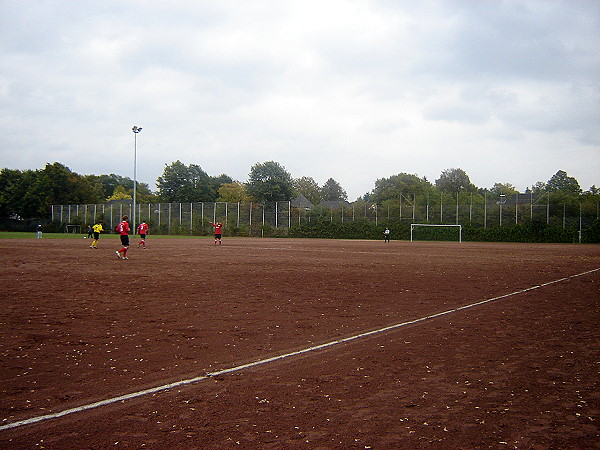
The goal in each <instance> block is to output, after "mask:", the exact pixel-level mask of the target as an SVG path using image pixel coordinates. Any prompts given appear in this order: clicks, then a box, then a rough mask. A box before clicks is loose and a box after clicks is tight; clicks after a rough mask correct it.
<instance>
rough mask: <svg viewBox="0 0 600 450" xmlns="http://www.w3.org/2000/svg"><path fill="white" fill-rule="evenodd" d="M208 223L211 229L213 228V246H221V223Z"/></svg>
mask: <svg viewBox="0 0 600 450" xmlns="http://www.w3.org/2000/svg"><path fill="white" fill-rule="evenodd" d="M208 223H210V224H211V225H212V226H213V227H215V245H217V244H219V245H221V230H222V229H223V224H222V223H221V222H217V223H212V222H208Z"/></svg>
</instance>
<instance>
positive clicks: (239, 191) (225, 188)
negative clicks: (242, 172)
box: [217, 181, 250, 203]
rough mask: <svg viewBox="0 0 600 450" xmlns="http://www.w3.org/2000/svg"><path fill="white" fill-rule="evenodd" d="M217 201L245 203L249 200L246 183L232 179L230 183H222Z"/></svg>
mask: <svg viewBox="0 0 600 450" xmlns="http://www.w3.org/2000/svg"><path fill="white" fill-rule="evenodd" d="M217 201H218V202H231V203H238V202H239V203H247V202H249V201H250V196H249V195H248V192H246V185H244V184H243V183H240V182H239V181H233V182H231V183H223V184H222V185H221V187H220V188H219V198H217Z"/></svg>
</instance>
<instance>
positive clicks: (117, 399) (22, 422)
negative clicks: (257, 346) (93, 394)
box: [0, 267, 600, 431]
mask: <svg viewBox="0 0 600 450" xmlns="http://www.w3.org/2000/svg"><path fill="white" fill-rule="evenodd" d="M599 270H600V267H599V268H596V269H592V270H588V271H586V272H582V273H578V274H576V275H570V276H567V277H564V278H559V279H558V280H553V281H549V282H547V283H543V284H539V285H535V286H531V287H528V288H526V289H521V290H519V291H515V292H511V293H510V294H504V295H500V296H498V297H494V298H489V299H487V300H482V301H479V302H475V303H471V304H469V305H465V306H460V307H458V308H454V309H449V310H447V311H443V312H440V313H436V314H431V315H429V316H425V317H421V318H419V319H414V320H409V321H407V322H402V323H397V324H395V325H390V326H387V327H383V328H379V329H377V330H373V331H367V332H365V333H360V334H356V335H353V336H349V337H346V338H343V339H338V340H335V341H331V342H326V343H324V344H320V345H315V346H313V347H308V348H305V349H302V350H298V351H295V352H291V353H285V354H283V355H279V356H273V357H271V358H266V359H261V360H258V361H255V362H251V363H248V364H242V365H240V366H236V367H231V368H229V369H223V370H218V371H216V372H210V373H207V374H206V375H202V376H198V377H194V378H188V379H185V380H180V381H176V382H174V383H169V384H164V385H162V386H156V387H153V388H150V389H144V390H142V391H137V392H132V393H131V394H125V395H120V396H118V397H111V398H107V399H106V400H101V401H99V402H94V403H89V404H87V405H82V406H78V407H76V408H70V409H65V410H63V411H59V412H56V413H52V414H45V415H43V416H37V417H32V418H30V419H25V420H20V421H18V422H12V423H8V424H5V425H1V426H0V431H3V430H8V429H11V428H17V427H20V426H23V425H29V424H32V423H37V422H42V421H44V420H50V419H56V418H59V417H63V416H66V415H68V414H73V413H77V412H81V411H86V410H88V409H94V408H99V407H101V406H106V405H110V404H112V403H117V402H123V401H125V400H130V399H132V398H136V397H142V396H144V395H149V394H154V393H157V392H161V391H166V390H168V389H173V388H176V387H179V386H184V385H187V384H191V383H196V382H198V381H203V380H207V379H209V378H211V377H216V376H220V375H226V374H229V373H233V372H239V371H240V370H244V369H248V368H251V367H256V366H260V365H262V364H268V363H271V362H274V361H278V360H281V359H285V358H290V357H292V356H298V355H302V354H304V353H309V352H313V351H316V350H322V349H324V348H328V347H332V346H334V345H339V344H343V343H345V342H350V341H354V340H356V339H362V338H365V337H368V336H373V335H375V334H380V333H384V332H386V331H390V330H394V329H396V328H401V327H404V326H406V325H412V324H415V323H419V322H424V321H426V320H430V319H435V318H436V317H441V316H445V315H447V314H452V313H455V312H457V311H462V310H465V309H469V308H474V307H476V306H480V305H484V304H486V303H490V302H494V301H496V300H501V299H504V298H508V297H514V296H515V295H519V294H523V293H525V292H529V291H534V290H536V289H540V288H543V287H546V286H550V285H553V284H557V283H561V282H563V281H567V280H570V279H572V278H577V277H581V276H584V275H588V274H590V273H593V272H597V271H599Z"/></svg>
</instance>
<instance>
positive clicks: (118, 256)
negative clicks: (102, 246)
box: [115, 252, 123, 259]
mask: <svg viewBox="0 0 600 450" xmlns="http://www.w3.org/2000/svg"><path fill="white" fill-rule="evenodd" d="M115 255H117V258H119V259H123V258H121V255H119V252H115Z"/></svg>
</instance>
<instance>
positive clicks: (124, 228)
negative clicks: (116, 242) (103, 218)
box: [115, 216, 131, 259]
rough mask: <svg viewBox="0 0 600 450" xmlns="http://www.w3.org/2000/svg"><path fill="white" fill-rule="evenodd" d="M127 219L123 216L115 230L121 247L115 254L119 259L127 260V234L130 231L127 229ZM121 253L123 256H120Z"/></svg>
mask: <svg viewBox="0 0 600 450" xmlns="http://www.w3.org/2000/svg"><path fill="white" fill-rule="evenodd" d="M128 219H129V217H127V216H123V218H122V219H121V222H120V223H119V225H117V228H115V230H116V231H117V233H119V234H120V235H121V244H122V245H123V247H122V248H121V250H118V251H116V252H115V253H116V254H117V258H119V259H129V258H128V257H127V249H128V248H129V232H130V231H131V229H130V228H129V222H127V220H128ZM121 253H122V254H123V255H122V256H121Z"/></svg>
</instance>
